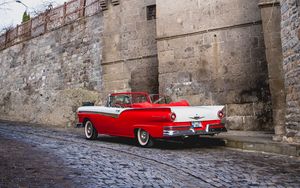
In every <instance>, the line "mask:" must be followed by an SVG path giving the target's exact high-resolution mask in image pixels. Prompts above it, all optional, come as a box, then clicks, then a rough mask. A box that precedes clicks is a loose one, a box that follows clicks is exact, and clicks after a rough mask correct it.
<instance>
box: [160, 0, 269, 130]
mask: <svg viewBox="0 0 300 188" xmlns="http://www.w3.org/2000/svg"><path fill="white" fill-rule="evenodd" d="M157 9H158V10H157V12H158V14H157V35H158V36H157V37H158V57H159V91H160V92H161V93H165V94H169V95H172V96H173V98H185V99H188V100H189V101H190V102H191V103H192V104H193V105H200V104H202V105H204V104H226V113H227V117H228V118H227V119H228V124H227V125H228V127H229V128H230V129H238V130H262V129H266V130H272V129H273V127H272V124H270V119H271V114H272V112H271V105H270V92H269V87H268V72H267V63H266V59H265V47H264V40H263V33H262V25H261V17H260V10H259V8H258V0H251V1H249V0H227V1H224V0H216V1H199V0H190V1H182V0H161V1H157Z"/></svg>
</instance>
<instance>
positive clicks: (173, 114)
mask: <svg viewBox="0 0 300 188" xmlns="http://www.w3.org/2000/svg"><path fill="white" fill-rule="evenodd" d="M170 118H171V120H172V121H174V120H175V119H176V114H175V113H172V114H171V115H170Z"/></svg>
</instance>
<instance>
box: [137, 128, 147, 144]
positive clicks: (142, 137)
mask: <svg viewBox="0 0 300 188" xmlns="http://www.w3.org/2000/svg"><path fill="white" fill-rule="evenodd" d="M139 137H140V139H139V140H140V142H141V144H147V142H148V140H149V134H148V133H147V132H146V131H144V130H140V131H139Z"/></svg>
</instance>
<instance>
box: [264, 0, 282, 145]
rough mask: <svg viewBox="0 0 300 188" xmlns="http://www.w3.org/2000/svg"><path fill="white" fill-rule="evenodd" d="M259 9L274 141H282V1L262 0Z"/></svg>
mask: <svg viewBox="0 0 300 188" xmlns="http://www.w3.org/2000/svg"><path fill="white" fill-rule="evenodd" d="M259 7H260V10H261V17H262V21H263V33H264V41H265V46H266V56H267V63H268V73H269V85H270V91H271V99H272V110H273V124H274V130H275V134H276V136H274V137H273V139H274V140H277V141H280V140H282V136H283V135H285V88H284V77H283V66H282V48H281V35H280V33H281V27H280V21H281V11H280V1H279V0H260V1H259Z"/></svg>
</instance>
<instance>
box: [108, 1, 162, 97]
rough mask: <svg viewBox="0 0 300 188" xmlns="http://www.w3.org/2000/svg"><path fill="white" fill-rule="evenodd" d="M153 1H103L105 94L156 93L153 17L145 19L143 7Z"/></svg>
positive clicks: (155, 46) (156, 73)
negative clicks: (104, 5) (104, 2)
mask: <svg viewBox="0 0 300 188" xmlns="http://www.w3.org/2000/svg"><path fill="white" fill-rule="evenodd" d="M149 5H155V0H143V1H141V0H122V1H118V4H117V5H115V4H112V3H110V1H108V3H107V6H106V7H107V10H105V11H104V12H103V13H104V33H103V44H104V46H105V48H103V62H102V66H103V81H104V88H105V91H106V93H107V94H108V93H110V92H122V91H146V92H150V93H157V92H158V89H157V88H158V60H157V44H156V40H155V38H156V22H155V19H153V20H147V14H146V13H147V12H146V11H147V6H149Z"/></svg>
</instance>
